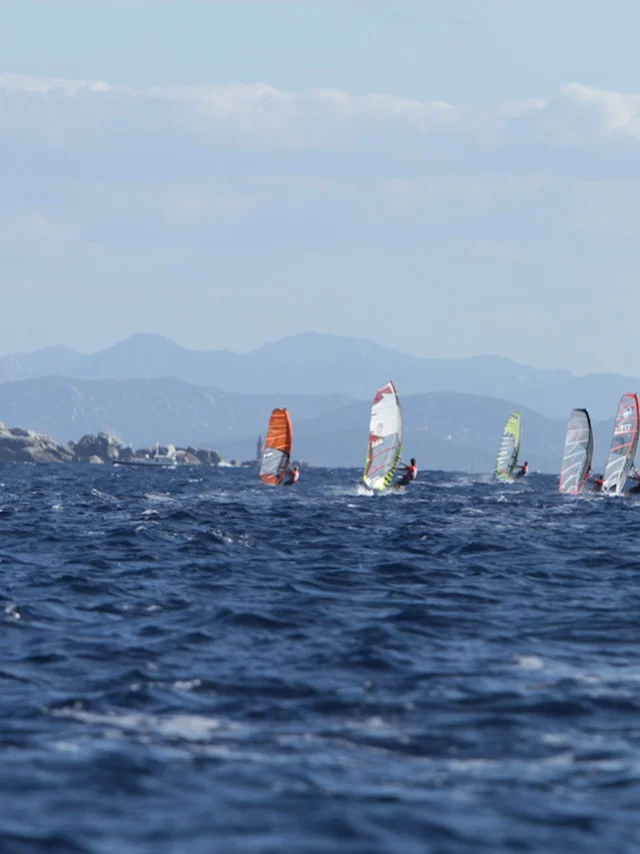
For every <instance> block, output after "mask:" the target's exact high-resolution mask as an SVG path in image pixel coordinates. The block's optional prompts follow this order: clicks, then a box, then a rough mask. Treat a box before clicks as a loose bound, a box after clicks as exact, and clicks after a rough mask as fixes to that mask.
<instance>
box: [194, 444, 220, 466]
mask: <svg viewBox="0 0 640 854" xmlns="http://www.w3.org/2000/svg"><path fill="white" fill-rule="evenodd" d="M186 452H187V453H188V454H189V456H190V457H195V459H197V460H200V462H201V463H204V464H205V465H209V466H219V465H220V463H221V462H222V455H221V454H219V453H218V452H217V451H210V450H208V449H207V448H186Z"/></svg>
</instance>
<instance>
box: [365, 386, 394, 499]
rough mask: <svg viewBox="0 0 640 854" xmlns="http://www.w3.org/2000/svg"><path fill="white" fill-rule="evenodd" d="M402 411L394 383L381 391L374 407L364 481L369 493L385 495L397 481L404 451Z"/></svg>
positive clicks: (379, 390)
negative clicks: (395, 475)
mask: <svg viewBox="0 0 640 854" xmlns="http://www.w3.org/2000/svg"><path fill="white" fill-rule="evenodd" d="M402 435H403V428H402V408H401V406H400V398H399V397H398V392H397V391H396V387H395V386H394V384H393V383H391V382H390V383H387V385H385V386H383V387H382V388H381V389H378V391H377V392H376V396H375V397H374V399H373V406H372V407H371V420H370V422H369V443H368V445H367V459H366V462H365V465H364V475H363V477H362V479H363V480H364V482H365V484H366V485H367V486H368V487H369V489H375V490H377V491H381V490H383V489H386V488H387V487H388V486H389V485H390V484H391V481H392V480H393V475H394V472H395V470H396V466H397V465H398V460H399V459H400V452H401V451H402Z"/></svg>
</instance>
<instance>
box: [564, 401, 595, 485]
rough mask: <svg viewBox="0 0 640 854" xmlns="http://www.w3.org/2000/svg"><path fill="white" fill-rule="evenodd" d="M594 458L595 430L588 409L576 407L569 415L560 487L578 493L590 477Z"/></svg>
mask: <svg viewBox="0 0 640 854" xmlns="http://www.w3.org/2000/svg"><path fill="white" fill-rule="evenodd" d="M592 459H593V430H592V429H591V419H590V418H589V413H588V412H587V410H586V409H574V410H573V412H572V413H571V415H570V416H569V423H568V424H567V435H566V438H565V443H564V456H563V457H562V468H561V469H560V483H559V484H558V489H559V490H560V492H563V493H564V494H565V495H578V494H579V493H580V492H581V490H582V488H583V486H584V485H585V483H586V480H587V478H588V477H589V471H590V470H591V460H592Z"/></svg>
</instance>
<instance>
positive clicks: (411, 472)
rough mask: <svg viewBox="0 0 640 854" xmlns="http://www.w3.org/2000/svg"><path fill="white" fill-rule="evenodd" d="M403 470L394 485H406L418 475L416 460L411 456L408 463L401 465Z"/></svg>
mask: <svg viewBox="0 0 640 854" xmlns="http://www.w3.org/2000/svg"><path fill="white" fill-rule="evenodd" d="M403 469H404V472H403V474H402V477H401V478H400V480H398V481H396V483H395V486H396V487H399V486H408V485H409V484H410V483H411V482H412V481H414V480H415V479H416V478H417V476H418V466H417V465H416V461H415V459H414V458H413V457H411V462H410V463H409V465H408V466H407V465H403Z"/></svg>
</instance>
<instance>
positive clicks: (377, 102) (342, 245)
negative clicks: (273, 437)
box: [0, 0, 640, 405]
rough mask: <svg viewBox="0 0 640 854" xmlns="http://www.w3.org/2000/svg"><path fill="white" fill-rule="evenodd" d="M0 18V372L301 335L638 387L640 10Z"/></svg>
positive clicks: (278, 0) (292, 7) (505, 2)
mask: <svg viewBox="0 0 640 854" xmlns="http://www.w3.org/2000/svg"><path fill="white" fill-rule="evenodd" d="M0 16H1V20H2V26H1V27H0V188H1V192H0V298H1V303H0V304H1V305H2V311H1V312H0V353H8V352H14V351H20V350H33V349H36V348H40V347H46V346H52V345H56V344H64V345H67V346H71V347H73V348H75V349H77V350H80V351H83V352H92V351H95V350H97V349H102V348H104V347H108V346H109V345H111V344H113V343H115V342H116V341H118V340H121V339H123V338H126V337H127V336H129V335H132V334H134V333H137V332H155V333H159V334H163V335H167V336H168V337H170V338H172V339H174V340H175V341H178V342H179V343H180V344H183V345H185V346H189V347H193V348H196V349H218V348H225V347H226V348H230V349H233V350H240V351H244V350H248V349H253V348H255V347H257V346H259V345H260V344H262V343H264V342H265V341H270V340H275V339H277V338H280V337H283V336H285V335H290V334H295V333H297V332H302V331H309V330H312V331H317V332H330V333H337V334H344V335H352V336H355V337H360V338H368V339H371V340H374V341H377V342H379V343H381V344H383V345H386V346H390V347H394V348H395V349H398V350H402V351H405V352H411V353H414V354H416V355H419V356H429V357H442V358H450V357H465V356H471V355H476V354H480V353H495V354H499V355H503V356H508V357H510V358H514V359H516V360H518V361H521V362H523V363H527V364H531V365H535V366H538V367H562V368H569V369H571V370H573V371H574V372H576V373H580V374H583V373H591V372H600V371H611V372H616V373H628V374H632V375H637V374H638V372H639V371H640V355H639V353H638V348H637V344H636V342H637V340H638V336H637V334H634V333H635V332H636V325H637V320H638V318H640V287H638V283H637V279H638V270H640V242H639V241H638V239H637V234H638V232H639V230H640V65H639V64H638V63H637V45H636V41H637V39H636V34H637V32H638V30H639V29H640V4H638V2H637V0H609V2H608V3H606V4H604V3H596V2H595V0H273V2H272V0H175V1H174V0H153V2H152V0H132V2H124V0H4V2H3V0H0ZM576 405H578V404H577V403H576Z"/></svg>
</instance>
